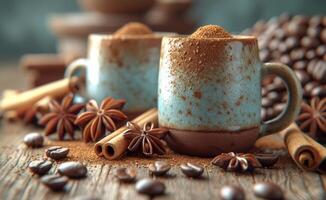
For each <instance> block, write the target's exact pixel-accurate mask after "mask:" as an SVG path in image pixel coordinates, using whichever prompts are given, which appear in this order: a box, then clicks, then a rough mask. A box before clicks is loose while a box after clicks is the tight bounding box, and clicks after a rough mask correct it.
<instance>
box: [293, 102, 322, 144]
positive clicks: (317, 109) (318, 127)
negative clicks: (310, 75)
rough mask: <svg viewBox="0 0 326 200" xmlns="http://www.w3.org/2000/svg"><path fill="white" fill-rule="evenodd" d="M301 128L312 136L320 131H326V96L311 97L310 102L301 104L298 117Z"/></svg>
mask: <svg viewBox="0 0 326 200" xmlns="http://www.w3.org/2000/svg"><path fill="white" fill-rule="evenodd" d="M297 122H298V125H299V127H300V129H301V130H302V131H304V132H307V133H308V134H309V135H311V136H312V137H314V138H315V137H316V134H317V133H319V132H323V133H325V132H326V98H323V99H322V100H320V99H319V98H318V97H314V98H312V99H311V101H310V104H307V103H305V102H303V103H302V105H301V112H300V115H299V116H298V118H297Z"/></svg>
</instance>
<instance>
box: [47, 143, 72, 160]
mask: <svg viewBox="0 0 326 200" xmlns="http://www.w3.org/2000/svg"><path fill="white" fill-rule="evenodd" d="M68 153H69V149H68V148H64V147H60V146H54V147H50V148H48V149H47V150H45V154H46V156H47V157H49V158H52V159H54V160H59V159H63V158H65V157H67V155H68Z"/></svg>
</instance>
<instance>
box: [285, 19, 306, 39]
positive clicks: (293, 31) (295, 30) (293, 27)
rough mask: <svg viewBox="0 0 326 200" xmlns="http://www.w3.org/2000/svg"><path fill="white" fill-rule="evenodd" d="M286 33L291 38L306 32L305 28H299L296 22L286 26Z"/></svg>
mask: <svg viewBox="0 0 326 200" xmlns="http://www.w3.org/2000/svg"><path fill="white" fill-rule="evenodd" d="M286 31H287V33H288V34H289V35H292V36H302V35H304V34H305V32H306V27H304V26H301V25H300V24H298V23H297V22H290V23H289V24H288V26H287V30H286Z"/></svg>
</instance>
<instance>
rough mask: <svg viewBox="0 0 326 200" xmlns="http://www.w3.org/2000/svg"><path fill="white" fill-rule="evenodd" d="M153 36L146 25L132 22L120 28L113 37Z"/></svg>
mask: <svg viewBox="0 0 326 200" xmlns="http://www.w3.org/2000/svg"><path fill="white" fill-rule="evenodd" d="M148 34H153V32H152V30H151V29H150V28H149V27H148V26H146V25H145V24H142V23H138V22H130V23H127V24H125V25H124V26H122V27H121V28H119V29H118V30H117V31H116V32H115V33H114V34H113V35H114V36H124V35H148Z"/></svg>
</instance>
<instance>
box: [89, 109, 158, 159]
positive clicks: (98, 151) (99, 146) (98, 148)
mask: <svg viewBox="0 0 326 200" xmlns="http://www.w3.org/2000/svg"><path fill="white" fill-rule="evenodd" d="M154 112H157V110H156V108H152V109H150V110H148V111H146V112H145V113H143V114H141V115H139V116H138V117H136V118H135V119H133V120H132V122H134V123H136V124H138V123H139V122H140V121H141V120H142V119H144V118H146V117H148V116H149V115H151V114H152V113H154ZM125 130H127V127H126V126H123V127H121V128H119V129H118V130H116V131H114V132H113V133H111V134H110V135H108V136H106V137H104V138H103V139H102V140H100V141H98V142H97V143H96V144H95V146H94V150H95V153H96V155H98V156H103V148H102V147H103V145H104V144H105V143H106V142H108V141H110V140H111V139H112V138H114V137H116V136H118V135H120V134H121V133H122V132H124V131H125Z"/></svg>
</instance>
